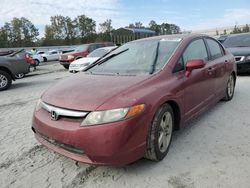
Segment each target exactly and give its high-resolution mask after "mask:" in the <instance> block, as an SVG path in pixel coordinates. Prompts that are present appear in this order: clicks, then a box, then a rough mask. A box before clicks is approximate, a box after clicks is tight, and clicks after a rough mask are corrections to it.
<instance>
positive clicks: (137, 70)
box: [89, 39, 180, 74]
mask: <svg viewBox="0 0 250 188" xmlns="http://www.w3.org/2000/svg"><path fill="white" fill-rule="evenodd" d="M179 42H180V39H178V40H167V39H166V40H164V39H162V40H146V41H135V42H130V43H127V44H124V45H123V46H121V47H119V48H117V49H116V50H114V51H113V52H111V53H110V54H109V55H108V56H106V57H104V58H103V59H101V60H99V62H100V63H101V64H100V63H99V64H97V65H96V66H94V67H93V68H91V69H89V71H90V72H91V73H96V74H98V73H101V74H104V73H111V74H149V73H152V72H154V71H157V70H160V69H161V68H162V67H163V66H164V65H165V64H166V63H167V62H168V60H169V58H170V56H171V55H172V53H173V52H174V50H175V49H176V47H177V45H178V44H179ZM102 62H103V63H102ZM152 70H153V71H152Z"/></svg>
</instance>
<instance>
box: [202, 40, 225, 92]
mask: <svg viewBox="0 0 250 188" xmlns="http://www.w3.org/2000/svg"><path fill="white" fill-rule="evenodd" d="M206 44H207V47H208V51H209V56H210V57H209V63H210V64H213V65H214V66H213V68H214V71H215V72H214V74H215V93H216V95H218V96H221V95H223V94H224V93H225V87H226V83H227V79H228V77H227V76H225V74H227V71H226V63H227V59H226V56H225V52H224V50H223V48H222V46H221V45H220V44H219V43H218V42H217V41H216V40H214V39H212V38H206Z"/></svg>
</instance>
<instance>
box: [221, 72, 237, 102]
mask: <svg viewBox="0 0 250 188" xmlns="http://www.w3.org/2000/svg"><path fill="white" fill-rule="evenodd" d="M234 90H235V78H234V75H233V74H231V75H230V76H229V79H228V81H227V87H226V96H225V97H224V98H223V100H224V101H231V100H232V98H233V96H234Z"/></svg>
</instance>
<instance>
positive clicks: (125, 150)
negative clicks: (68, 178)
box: [32, 109, 150, 166]
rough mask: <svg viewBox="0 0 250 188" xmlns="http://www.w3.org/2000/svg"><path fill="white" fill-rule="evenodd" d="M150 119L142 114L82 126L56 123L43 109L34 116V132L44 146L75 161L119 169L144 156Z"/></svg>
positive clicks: (65, 121) (63, 120) (63, 121)
mask: <svg viewBox="0 0 250 188" xmlns="http://www.w3.org/2000/svg"><path fill="white" fill-rule="evenodd" d="M147 117H149V116H148V115H146V114H144V115H142V114H141V115H139V116H137V117H135V118H133V119H129V120H126V121H120V122H115V123H109V124H104V125H97V126H88V127H81V126H80V124H81V121H82V120H81V121H80V120H79V119H69V118H61V119H59V120H58V121H53V120H51V119H50V114H49V113H48V112H46V111H44V110H42V109H41V110H39V111H38V112H35V113H34V117H33V122H32V130H33V131H34V133H35V137H36V139H37V140H38V141H39V142H41V143H42V144H43V145H45V146H47V147H48V148H50V149H52V150H53V151H55V152H57V153H60V154H62V155H64V156H67V157H69V158H71V159H73V160H76V161H80V162H83V163H89V164H97V165H112V166H113V165H114V166H118V165H125V164H129V163H131V162H133V161H136V160H138V159H140V158H142V157H143V155H144V153H145V150H146V137H147V132H148V125H147V122H150V121H149V120H148V118H147ZM55 143H56V144H55ZM58 143H59V144H58ZM65 146H66V148H65ZM67 148H71V149H67Z"/></svg>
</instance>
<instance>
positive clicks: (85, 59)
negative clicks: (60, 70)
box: [71, 57, 99, 65]
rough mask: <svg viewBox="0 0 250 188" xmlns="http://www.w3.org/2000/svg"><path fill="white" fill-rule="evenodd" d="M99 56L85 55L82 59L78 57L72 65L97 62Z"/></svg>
mask: <svg viewBox="0 0 250 188" xmlns="http://www.w3.org/2000/svg"><path fill="white" fill-rule="evenodd" d="M97 59H99V57H83V58H80V59H77V60H75V61H73V62H72V63H71V65H82V64H85V63H93V62H95V61H96V60H97Z"/></svg>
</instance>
